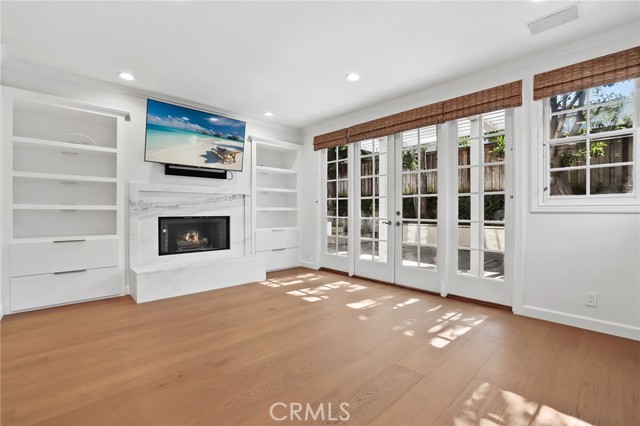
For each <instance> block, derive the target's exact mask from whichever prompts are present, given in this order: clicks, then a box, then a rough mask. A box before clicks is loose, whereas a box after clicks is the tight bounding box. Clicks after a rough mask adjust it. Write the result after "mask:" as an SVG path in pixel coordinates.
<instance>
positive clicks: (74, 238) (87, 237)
mask: <svg viewBox="0 0 640 426" xmlns="http://www.w3.org/2000/svg"><path fill="white" fill-rule="evenodd" d="M117 238H118V236H117V235H115V234H114V235H73V236H66V235H65V236H62V237H37V238H14V239H13V240H11V243H12V244H30V243H53V242H56V241H58V242H61V241H95V240H113V239H117Z"/></svg>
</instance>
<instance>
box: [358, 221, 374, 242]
mask: <svg viewBox="0 0 640 426" xmlns="http://www.w3.org/2000/svg"><path fill="white" fill-rule="evenodd" d="M373 224H374V221H373V219H362V220H361V221H360V236H361V237H364V238H373V228H374V227H373Z"/></svg>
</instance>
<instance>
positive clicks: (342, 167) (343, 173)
mask: <svg viewBox="0 0 640 426" xmlns="http://www.w3.org/2000/svg"><path fill="white" fill-rule="evenodd" d="M348 173H349V165H348V164H347V160H344V161H340V162H339V163H338V179H346V178H347V177H348Z"/></svg>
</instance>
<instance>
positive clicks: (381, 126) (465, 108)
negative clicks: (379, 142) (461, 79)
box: [313, 80, 522, 151]
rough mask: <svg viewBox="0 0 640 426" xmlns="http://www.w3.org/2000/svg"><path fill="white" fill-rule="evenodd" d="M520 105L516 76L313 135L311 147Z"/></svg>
mask: <svg viewBox="0 0 640 426" xmlns="http://www.w3.org/2000/svg"><path fill="white" fill-rule="evenodd" d="M521 105H522V80H519V81H514V82H513V83H508V84H503V85H502V86H497V87H493V88H491V89H487V90H482V91H480V92H475V93H471V94H468V95H464V96H460V97H457V98H454V99H449V100H448V101H444V102H437V103H435V104H430V105H425V106H421V107H419V108H414V109H411V110H409V111H404V112H399V113H397V114H393V115H388V116H386V117H382V118H378V119H376V120H371V121H367V122H366V123H361V124H356V125H355V126H351V127H349V128H348V129H342V130H337V131H335V132H331V133H326V134H324V135H319V136H316V137H315V138H313V149H314V150H315V151H318V150H320V149H324V148H332V147H334V146H338V145H344V144H346V143H353V142H360V141H363V140H366V139H372V138H379V137H382V136H389V135H393V134H395V133H399V132H404V131H407V130H413V129H419V128H420V127H425V126H431V125H434V124H440V123H444V122H446V121H449V120H455V119H457V118H463V117H468V116H470V115H475V114H482V113H485V112H491V111H495V110H498V109H503V108H513V107H518V106H521Z"/></svg>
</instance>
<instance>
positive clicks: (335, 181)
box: [326, 145, 349, 256]
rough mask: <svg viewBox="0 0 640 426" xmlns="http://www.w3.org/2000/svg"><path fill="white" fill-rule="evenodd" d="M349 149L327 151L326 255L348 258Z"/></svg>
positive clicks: (344, 147)
mask: <svg viewBox="0 0 640 426" xmlns="http://www.w3.org/2000/svg"><path fill="white" fill-rule="evenodd" d="M348 157H349V149H348V147H347V146H346V145H343V146H339V147H335V148H328V149H327V162H326V167H327V197H326V199H327V206H326V218H327V221H326V232H327V247H326V253H327V254H333V255H339V256H347V254H348V253H349V250H348V246H349V244H348V242H349V241H348V236H349V233H348V232H349V226H348V223H347V222H348V213H349V200H348V197H349V179H348V178H349V173H348V163H349V158H348Z"/></svg>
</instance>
